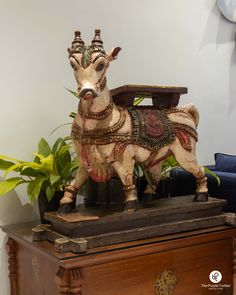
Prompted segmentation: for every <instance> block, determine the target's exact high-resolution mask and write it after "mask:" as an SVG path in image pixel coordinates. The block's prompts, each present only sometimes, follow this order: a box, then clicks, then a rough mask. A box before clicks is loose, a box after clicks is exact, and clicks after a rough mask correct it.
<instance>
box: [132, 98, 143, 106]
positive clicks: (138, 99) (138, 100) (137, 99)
mask: <svg viewBox="0 0 236 295" xmlns="http://www.w3.org/2000/svg"><path fill="white" fill-rule="evenodd" d="M143 100H144V97H142V96H139V97H138V98H136V99H135V100H134V103H133V105H134V106H137V105H139V104H140V103H141V102H142V101H143Z"/></svg>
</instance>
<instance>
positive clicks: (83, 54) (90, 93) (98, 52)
mask: <svg viewBox="0 0 236 295" xmlns="http://www.w3.org/2000/svg"><path fill="white" fill-rule="evenodd" d="M120 50H121V48H120V47H116V48H113V49H112V50H111V51H110V53H109V54H106V52H105V50H104V49H103V42H102V40H101V36H100V30H95V36H94V39H93V40H92V43H91V45H90V46H85V45H84V42H83V40H82V39H81V34H80V32H79V31H76V32H75V38H74V41H73V42H72V45H71V48H69V49H68V52H69V60H70V63H71V66H72V68H73V70H74V75H75V79H76V81H77V85H78V96H79V97H80V98H82V99H84V100H90V99H93V98H96V97H97V96H99V95H100V93H101V92H102V91H103V90H104V89H105V87H106V70H107V68H108V67H109V64H110V62H111V61H112V60H114V59H116V58H117V55H118V53H119V51H120Z"/></svg>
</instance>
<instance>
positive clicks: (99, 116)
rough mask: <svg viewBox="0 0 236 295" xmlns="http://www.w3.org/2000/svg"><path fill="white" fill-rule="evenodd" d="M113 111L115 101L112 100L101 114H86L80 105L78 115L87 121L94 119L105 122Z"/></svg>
mask: <svg viewBox="0 0 236 295" xmlns="http://www.w3.org/2000/svg"><path fill="white" fill-rule="evenodd" d="M112 111H113V101H112V100H111V101H110V103H109V105H108V106H107V107H106V108H105V109H104V110H103V111H101V112H97V113H95V112H91V111H89V112H88V113H87V114H85V113H84V112H83V110H82V108H81V105H80V104H79V108H78V113H79V114H80V116H81V117H82V118H87V119H94V120H103V119H106V118H107V117H108V116H109V115H110V114H111V113H112Z"/></svg>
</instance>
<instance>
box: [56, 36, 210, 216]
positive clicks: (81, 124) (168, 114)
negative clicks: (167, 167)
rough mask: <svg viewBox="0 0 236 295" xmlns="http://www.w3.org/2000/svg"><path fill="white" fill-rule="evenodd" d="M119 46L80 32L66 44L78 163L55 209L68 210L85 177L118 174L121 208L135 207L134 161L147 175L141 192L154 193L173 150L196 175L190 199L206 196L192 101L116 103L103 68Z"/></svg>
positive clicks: (101, 179)
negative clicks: (160, 106) (73, 84)
mask: <svg viewBox="0 0 236 295" xmlns="http://www.w3.org/2000/svg"><path fill="white" fill-rule="evenodd" d="M120 50H121V48H120V47H116V48H114V49H112V50H111V52H110V53H108V54H107V53H106V52H105V51H104V49H103V42H102V40H101V37H100V30H95V37H94V39H93V41H92V44H91V45H90V46H85V45H84V42H83V41H82V39H81V36H80V32H79V31H77V32H75V39H74V41H73V42H72V46H71V48H70V49H68V52H69V60H70V63H71V66H72V68H73V70H74V75H75V79H76V81H77V85H78V96H79V97H80V102H79V107H78V113H77V115H76V118H75V120H74V122H73V126H72V138H73V143H74V147H75V151H76V154H77V157H78V158H79V162H80V167H79V169H78V171H77V174H76V176H75V179H74V180H73V181H72V182H71V183H70V184H69V185H68V186H67V187H66V189H65V193H64V196H63V198H62V199H61V202H60V208H59V211H58V212H59V213H68V212H70V211H71V210H72V204H73V199H74V198H75V196H76V193H77V191H78V189H79V188H80V187H81V186H82V185H83V184H84V183H85V182H86V180H87V179H88V178H89V176H90V177H91V178H92V179H93V180H95V181H97V182H105V181H108V180H109V179H110V178H111V177H112V176H113V175H116V174H117V175H118V176H119V177H120V179H121V181H122V184H123V189H124V193H125V206H124V210H126V211H134V210H135V209H136V208H137V205H138V199H137V192H136V187H135V185H134V182H133V171H134V165H135V163H136V162H137V163H140V164H141V165H142V166H143V168H144V169H146V170H147V171H148V172H149V174H150V176H151V184H148V186H147V188H146V190H145V192H144V193H145V194H153V193H155V190H156V188H157V186H158V183H159V181H160V178H161V169H162V163H163V161H164V159H165V158H167V157H168V156H170V155H174V157H175V158H176V160H177V161H178V163H179V164H180V165H181V167H182V168H184V169H185V170H186V171H188V172H190V173H192V174H193V175H194V176H195V178H196V180H197V192H196V196H195V198H194V201H207V200H208V190H207V181H206V177H205V173H204V169H203V167H201V166H199V165H198V163H197V160H196V155H195V146H196V141H197V132H196V128H197V125H198V122H199V114H198V110H197V108H196V107H195V106H194V105H193V104H188V105H186V106H184V107H178V108H170V109H167V110H157V109H155V108H152V107H150V106H149V107H138V108H132V107H131V108H128V109H126V108H121V107H117V106H116V105H115V104H114V103H113V101H112V98H111V95H110V92H109V90H108V88H107V80H106V71H107V69H108V67H109V65H110V62H111V61H113V60H114V59H116V58H117V55H118V53H119V51H120Z"/></svg>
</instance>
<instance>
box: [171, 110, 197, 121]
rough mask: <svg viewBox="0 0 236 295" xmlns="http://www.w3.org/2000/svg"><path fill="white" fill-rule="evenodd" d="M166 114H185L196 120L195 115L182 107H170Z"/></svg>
mask: <svg viewBox="0 0 236 295" xmlns="http://www.w3.org/2000/svg"><path fill="white" fill-rule="evenodd" d="M166 114H167V115H169V114H177V115H181V114H184V115H186V116H187V117H190V119H192V120H193V121H195V119H194V117H193V116H192V115H191V114H190V113H188V112H186V111H184V110H180V109H178V108H171V109H168V110H166Z"/></svg>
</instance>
